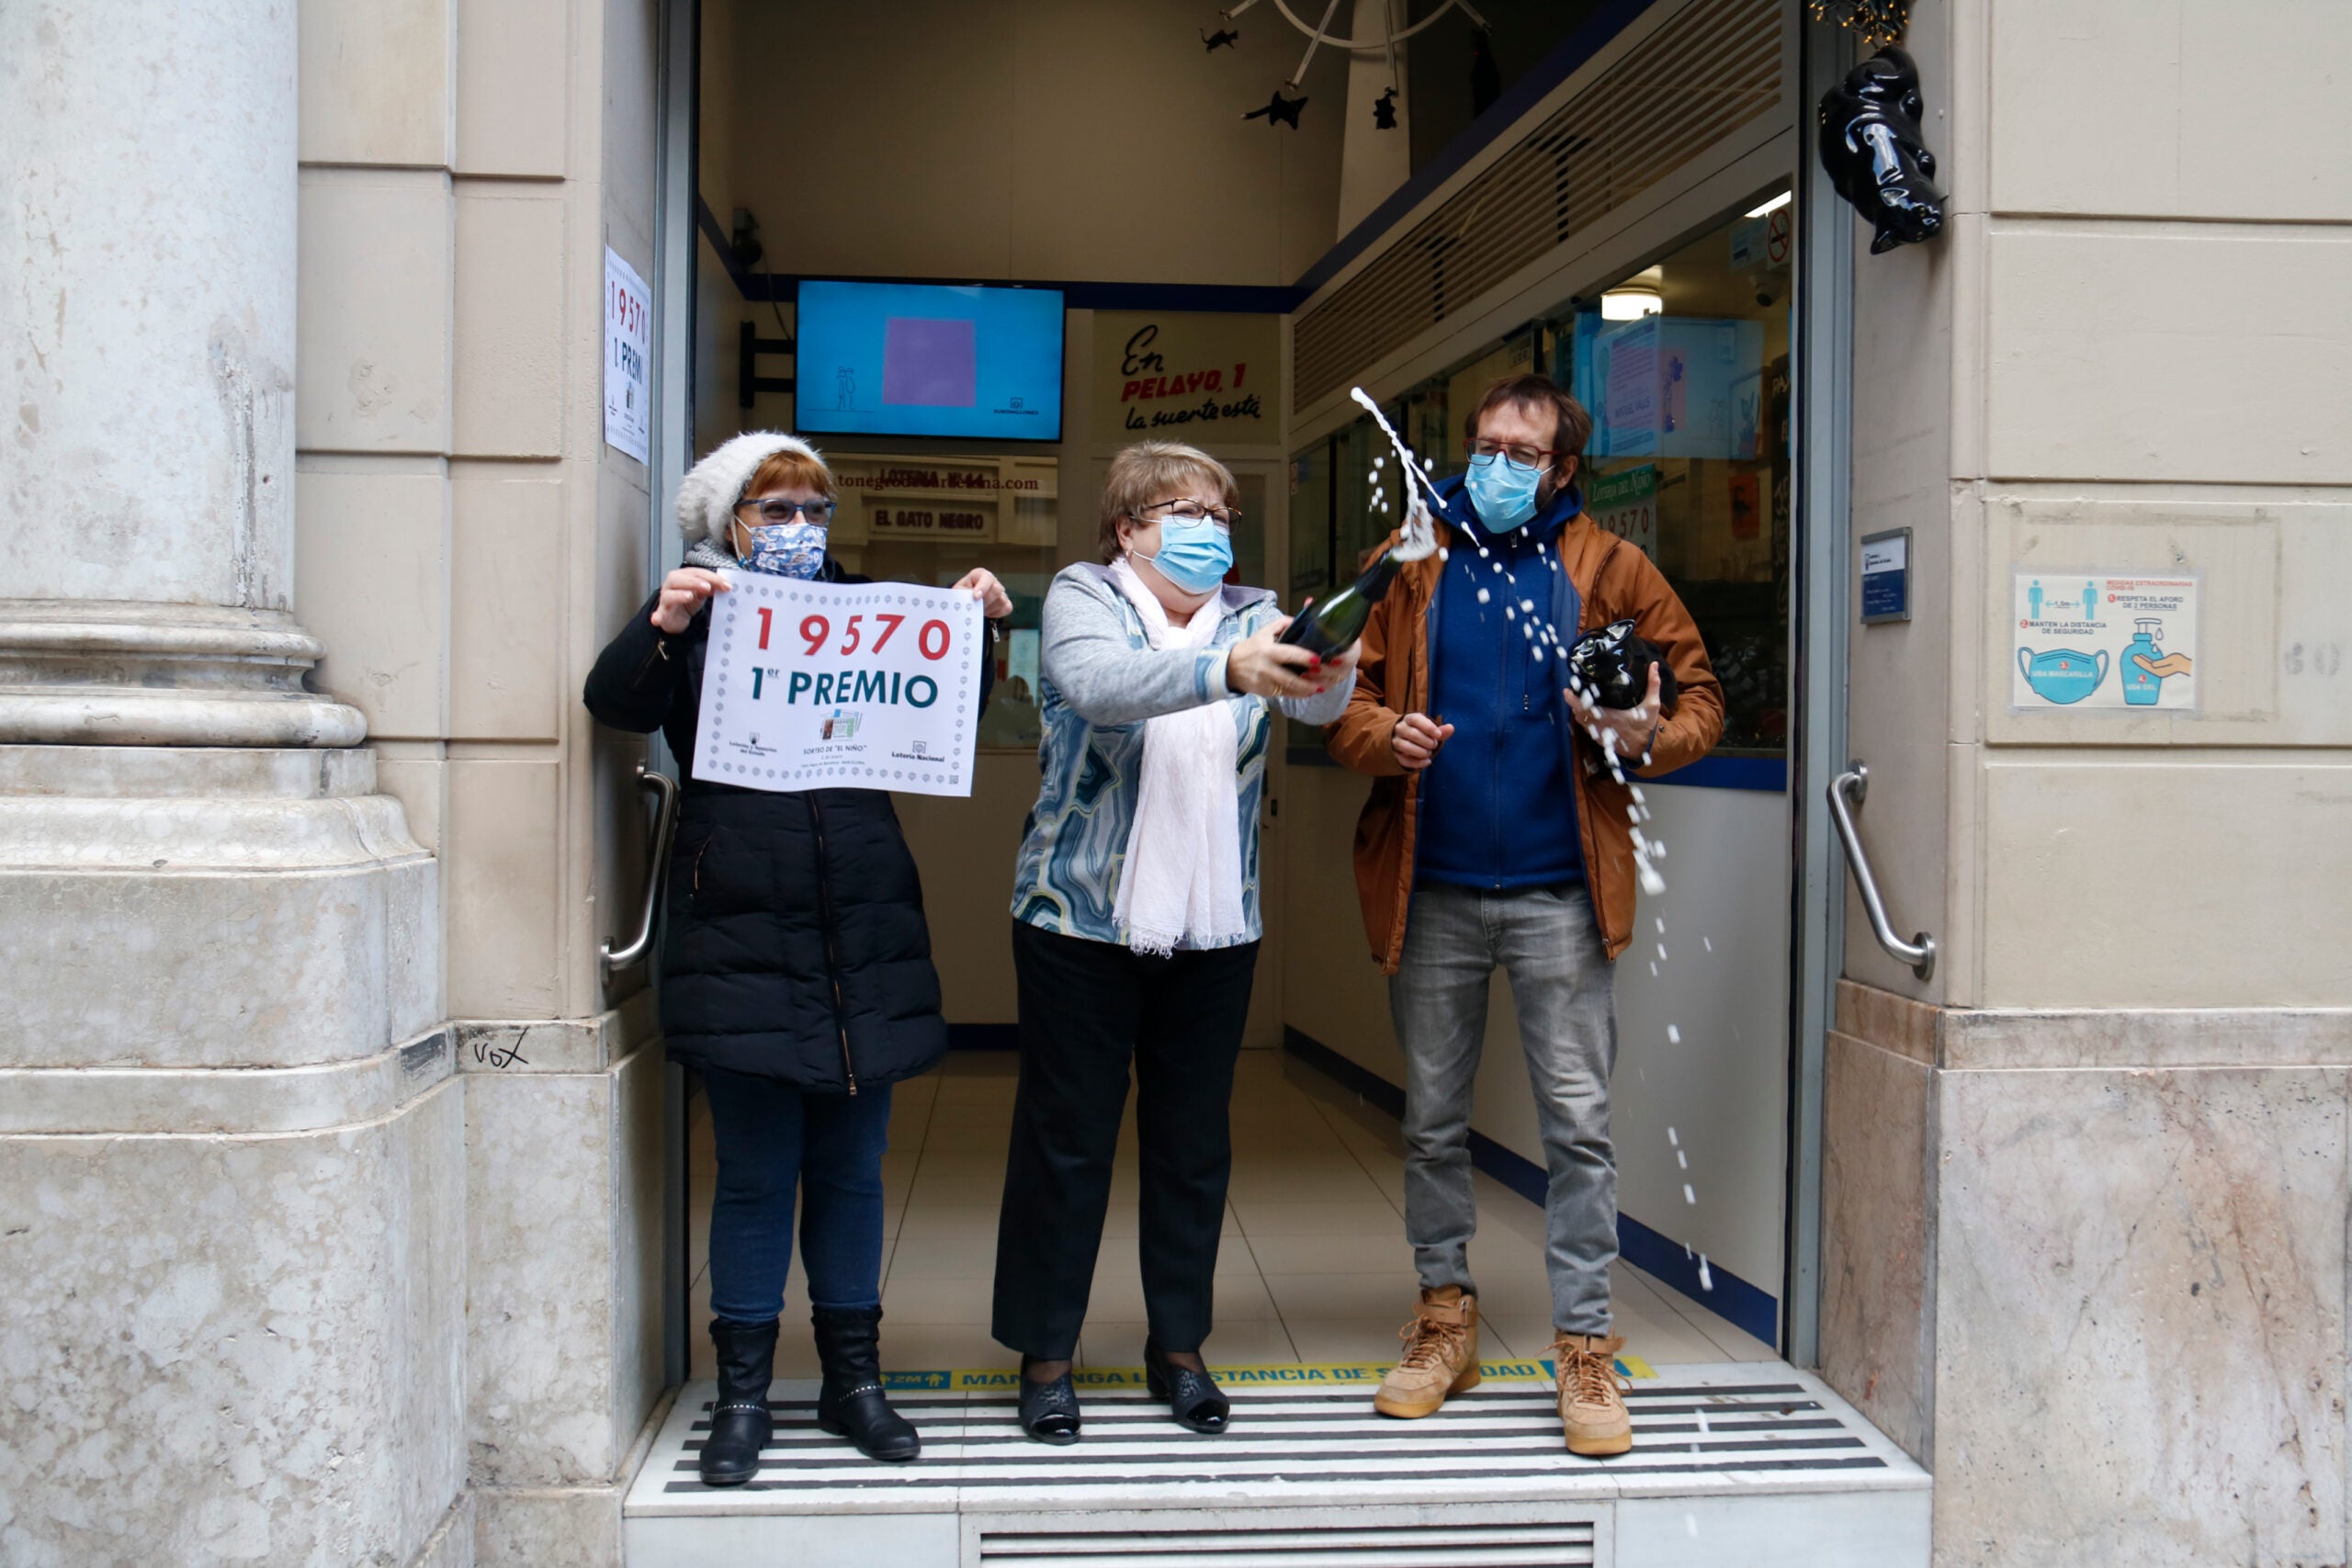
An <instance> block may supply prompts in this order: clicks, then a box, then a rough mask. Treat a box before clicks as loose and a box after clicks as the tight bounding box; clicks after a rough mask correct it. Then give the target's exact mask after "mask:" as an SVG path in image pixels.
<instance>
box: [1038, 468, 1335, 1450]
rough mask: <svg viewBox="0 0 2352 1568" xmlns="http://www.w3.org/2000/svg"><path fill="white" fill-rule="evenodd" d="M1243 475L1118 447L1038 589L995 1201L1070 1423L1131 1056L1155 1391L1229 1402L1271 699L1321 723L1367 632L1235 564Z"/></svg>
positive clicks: (1059, 1408) (1190, 1413)
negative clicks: (1228, 1249) (1014, 1036)
mask: <svg viewBox="0 0 2352 1568" xmlns="http://www.w3.org/2000/svg"><path fill="white" fill-rule="evenodd" d="M1237 497H1238V491H1237V489H1236V487H1235V485H1234V482H1233V476H1232V474H1231V473H1229V472H1227V469H1226V467H1225V465H1224V464H1222V463H1220V462H1218V461H1217V460H1216V458H1214V457H1210V456H1209V455H1208V454H1207V453H1205V452H1203V451H1201V450H1200V449H1199V448H1197V447H1193V446H1180V445H1178V444H1176V443H1174V442H1166V441H1149V442H1145V443H1143V444H1141V445H1139V446H1130V447H1128V448H1127V449H1126V450H1125V451H1124V452H1121V453H1120V454H1119V455H1118V456H1117V457H1114V459H1112V462H1111V468H1110V471H1109V473H1108V474H1107V475H1106V476H1105V478H1104V481H1103V530H1102V552H1101V553H1102V560H1101V562H1100V563H1099V564H1098V563H1095V562H1085V563H1081V564H1080V565H1077V566H1072V567H1069V568H1066V569H1065V570H1063V571H1062V572H1061V573H1060V574H1059V575H1058V576H1057V577H1056V578H1055V579H1054V582H1053V586H1052V588H1051V589H1049V590H1048V591H1047V592H1046V611H1045V626H1044V633H1043V638H1042V643H1041V647H1040V649H1039V653H1038V674H1039V682H1038V699H1039V712H1040V716H1041V720H1042V722H1043V724H1044V727H1045V739H1044V740H1043V743H1042V744H1041V746H1040V749H1039V772H1040V773H1041V774H1042V780H1041V784H1040V788H1039V790H1038V795H1037V804H1036V805H1035V807H1033V808H1032V809H1031V811H1030V813H1029V826H1028V830H1027V835H1026V837H1025V838H1024V839H1023V842H1022V845H1021V857H1020V862H1019V865H1018V867H1017V869H1016V871H1015V874H1014V885H1013V895H1012V956H1013V967H1014V970H1015V972H1016V974H1017V975H1018V976H1019V981H1020V1016H1021V1085H1020V1090H1019V1094H1018V1097H1017V1099H1016V1100H1015V1101H1014V1106H1013V1113H1012V1146H1011V1149H1010V1152H1009V1155H1008V1158H1007V1162H1006V1169H1005V1182H1004V1208H1003V1213H1002V1216H1001V1219H1000V1221H999V1223H998V1227H997V1266H996V1300H995V1312H994V1325H995V1334H996V1337H997V1338H998V1339H1000V1340H1001V1341H1002V1342H1003V1343H1004V1344H1006V1345H1008V1346H1011V1347H1012V1348H1014V1349H1016V1350H1019V1351H1020V1352H1022V1373H1023V1377H1022V1384H1021V1425H1022V1427H1023V1430H1025V1431H1026V1432H1027V1433H1028V1434H1029V1435H1030V1436H1031V1437H1034V1438H1039V1439H1041V1440H1043V1441H1046V1442H1057V1443H1058V1442H1074V1441H1076V1440H1077V1438H1078V1432H1079V1408H1078V1395H1077V1393H1076V1391H1075V1389H1074V1387H1073V1386H1072V1384H1071V1382H1070V1377H1069V1363H1070V1357H1071V1354H1072V1352H1073V1351H1074V1350H1075V1349H1076V1348H1077V1344H1078V1332H1079V1325H1080V1323H1081V1322H1082V1321H1083V1320H1084V1318H1085V1316H1086V1301H1087V1294H1088V1291H1089V1288H1090V1287H1091V1284H1092V1282H1093V1279H1094V1259H1095V1253H1096V1251H1097V1249H1098V1247H1099V1245H1100V1242H1101V1239H1102V1234H1103V1213H1104V1209H1105V1206H1106V1204H1107V1202H1108V1201H1109V1197H1110V1186H1111V1158H1112V1155H1113V1153H1114V1151H1115V1150H1116V1148H1117V1146H1118V1141H1119V1122H1120V1117H1121V1114H1122V1111H1123V1110H1124V1108H1125V1102H1126V1094H1127V1072H1128V1064H1129V1062H1130V1061H1132V1062H1133V1063H1134V1066H1135V1076H1136V1131H1137V1135H1138V1137H1139V1139H1140V1142H1141V1145H1142V1155H1143V1173H1142V1179H1143V1193H1142V1208H1143V1233H1142V1236H1141V1238H1140V1240H1139V1242H1138V1244H1137V1245H1138V1248H1139V1250H1140V1251H1141V1253H1142V1264H1143V1287H1144V1303H1145V1312H1146V1314H1148V1317H1149V1319H1150V1337H1149V1338H1148V1340H1147V1341H1146V1342H1145V1345H1144V1362H1145V1366H1146V1368H1147V1370H1148V1375H1149V1378H1150V1382H1151V1387H1152V1390H1153V1392H1154V1393H1156V1394H1157V1395H1159V1397H1160V1398H1163V1399H1166V1400H1167V1401H1168V1402H1169V1404H1170V1408H1171V1410H1172V1412H1173V1413H1174V1415H1175V1417H1176V1419H1177V1420H1178V1421H1179V1422H1180V1423H1182V1425H1184V1426H1186V1427H1190V1428H1191V1429H1193V1430H1194V1431H1197V1432H1218V1431H1222V1430H1224V1428H1225V1423H1226V1418H1227V1414H1228V1406H1227V1403H1226V1400H1225V1397H1224V1395H1223V1394H1221V1393H1218V1392H1217V1388H1216V1383H1215V1382H1211V1381H1210V1379H1209V1376H1208V1372H1207V1369H1206V1368H1205V1367H1204V1365H1203V1363H1202V1360H1201V1356H1200V1350H1201V1345H1202V1342H1203V1341H1204V1339H1205V1338H1206V1337H1208V1332H1209V1326H1210V1306H1211V1300H1210V1294H1211V1280H1212V1279H1213V1278H1214V1276H1215V1274H1216V1252H1217V1236H1218V1233H1219V1232H1220V1231H1221V1230H1222V1228H1223V1225H1224V1216H1225V1190H1226V1181H1227V1177H1228V1176H1229V1175H1230V1173H1231V1170H1232V1163H1233V1155H1232V1145H1231V1142H1230V1140H1229V1136H1228V1133H1227V1101H1228V1100H1230V1099H1231V1098H1232V1093H1233V1069H1234V1059H1235V1057H1236V1055H1238V1053H1239V1050H1240V1046H1241V1029H1242V1023H1243V1021H1244V1020H1245V1019H1246V1018H1247V1017H1248V1014H1249V1010H1250V977H1251V974H1252V971H1253V969H1254V968H1255V966H1256V964H1257V959H1258V939H1259V934H1260V930H1261V927H1260V924H1259V915H1258V800H1259V795H1260V793H1261V788H1262V786H1263V784H1264V779H1265V765H1266V750H1267V748H1268V746H1269V745H1271V744H1272V737H1273V723H1274V720H1273V712H1272V710H1273V709H1274V708H1280V709H1281V710H1282V711H1283V713H1286V714H1288V715H1290V716H1292V717H1295V718H1298V719H1301V720H1304V721H1305V722H1306V723H1309V724H1326V723H1329V722H1330V721H1331V720H1332V719H1335V718H1337V717H1338V716H1340V713H1341V711H1342V710H1344V709H1345V707H1346V706H1347V700H1348V694H1349V692H1350V691H1351V689H1352V688H1353V686H1354V684H1355V653H1354V651H1353V649H1350V650H1349V651H1348V652H1347V653H1346V654H1344V655H1342V656H1341V657H1340V658H1339V659H1338V660H1323V661H1318V660H1317V659H1316V658H1315V657H1314V656H1313V655H1311V654H1309V653H1308V652H1307V651H1306V649H1299V648H1292V647H1288V646H1286V645H1284V644H1282V643H1280V642H1278V641H1277V640H1276V639H1277V637H1279V636H1280V634H1281V632H1282V630H1283V627H1285V626H1288V625H1289V624H1290V622H1289V618H1288V617H1287V616H1285V615H1283V614H1282V612H1281V610H1280V609H1279V608H1278V607H1277V606H1276V604H1275V603H1274V596H1273V594H1272V593H1271V592H1268V591H1267V590H1265V589H1263V588H1244V587H1241V586H1239V585H1238V584H1228V583H1227V581H1225V579H1226V576H1227V572H1228V571H1229V570H1231V568H1232V565H1233V547H1232V534H1233V528H1234V525H1235V524H1236V523H1237V522H1238V516H1239V514H1238V511H1237V510H1236V507H1235V502H1236V500H1237Z"/></svg>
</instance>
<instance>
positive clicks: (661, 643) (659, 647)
mask: <svg viewBox="0 0 2352 1568" xmlns="http://www.w3.org/2000/svg"><path fill="white" fill-rule="evenodd" d="M657 659H659V660H662V662H663V663H667V662H669V659H670V640H669V638H667V637H662V636H660V635H658V634H657V635H656V637H654V640H653V651H652V652H650V653H649V654H647V655H646V656H645V660H644V662H643V663H641V664H639V666H638V667H637V673H636V674H634V675H632V676H630V677H629V678H628V683H629V684H630V685H631V686H642V685H644V684H645V676H646V672H647V671H650V670H651V669H652V668H653V661H654V660H657Z"/></svg>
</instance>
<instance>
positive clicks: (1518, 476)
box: [1466, 452, 1544, 534]
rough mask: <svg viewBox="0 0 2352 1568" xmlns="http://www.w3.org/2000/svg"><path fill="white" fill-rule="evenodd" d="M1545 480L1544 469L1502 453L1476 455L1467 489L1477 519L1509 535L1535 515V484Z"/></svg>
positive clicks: (1471, 464) (1473, 458) (1472, 458)
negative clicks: (1475, 510)
mask: <svg viewBox="0 0 2352 1568" xmlns="http://www.w3.org/2000/svg"><path fill="white" fill-rule="evenodd" d="M1543 482H1544V471H1543V470H1542V469H1541V468H1521V467H1520V466H1519V465H1518V464H1517V463H1514V462H1512V461H1511V460H1510V458H1509V457H1504V456H1503V455H1502V454H1501V453H1499V452H1497V453H1492V454H1485V455H1481V454H1474V455H1473V456H1472V457H1471V458H1470V477H1469V479H1468V480H1467V484H1466V488H1467V489H1468V490H1469V491H1470V503H1471V504H1472V505H1473V506H1475V507H1476V508H1477V509H1478V521H1479V522H1480V523H1482V524H1484V525H1486V526H1487V528H1488V529H1489V530H1491V531H1492V532H1494V533H1498V534H1508V533H1510V531H1511V530H1512V529H1513V528H1517V527H1520V526H1521V525H1523V524H1525V523H1526V522H1527V521H1528V519H1530V518H1532V517H1533V516H1534V515H1535V491H1536V487H1537V486H1539V485H1541V484H1542V483H1543Z"/></svg>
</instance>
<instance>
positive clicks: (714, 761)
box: [695, 571, 988, 795]
mask: <svg viewBox="0 0 2352 1568" xmlns="http://www.w3.org/2000/svg"><path fill="white" fill-rule="evenodd" d="M729 580H730V581H732V582H733V583H734V585H735V586H734V591H733V592H729V593H721V594H718V595H717V596H716V597H714V598H713V599H712V601H711V613H710V648H709V652H708V654H707V660H706V662H705V666H704V671H703V682H702V713H701V717H700V720H699V723H698V726H697V728H696V732H695V777H696V778H698V779H704V780H707V781H708V782H710V783H713V784H739V785H741V786H742V787H743V788H746V789H766V790H778V791H786V792H790V791H796V790H804V789H888V790H901V791H904V792H906V793H907V794H910V795H970V794H971V793H972V748H973V742H974V740H975V739H976V737H977V735H978V728H979V713H978V707H979V691H980V660H983V659H985V658H987V657H988V649H987V646H986V639H985V637H984V635H983V633H982V631H981V629H980V626H981V623H980V602H979V601H978V599H975V598H973V597H972V596H971V595H970V594H969V593H964V592H956V591H955V590H952V589H945V588H924V587H920V586H917V585H916V584H913V583H907V582H874V583H863V582H861V583H845V582H801V581H796V580H793V579H790V578H782V577H770V576H765V575H763V574H760V573H755V572H745V571H738V572H732V573H729Z"/></svg>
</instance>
